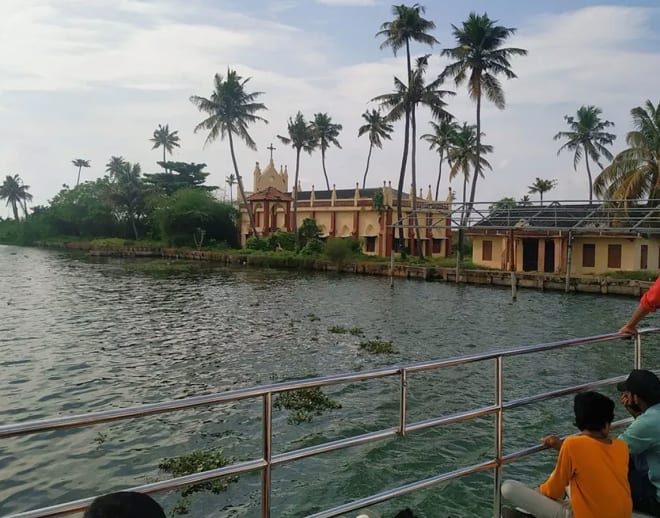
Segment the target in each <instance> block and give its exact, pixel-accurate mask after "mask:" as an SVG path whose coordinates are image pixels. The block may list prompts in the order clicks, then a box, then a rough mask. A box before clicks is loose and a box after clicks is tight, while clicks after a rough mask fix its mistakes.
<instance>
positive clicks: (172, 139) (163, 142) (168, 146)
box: [149, 124, 181, 169]
mask: <svg viewBox="0 0 660 518" xmlns="http://www.w3.org/2000/svg"><path fill="white" fill-rule="evenodd" d="M149 140H150V141H151V142H153V143H154V145H153V146H152V147H151V149H158V148H159V147H162V148H163V164H164V163H165V158H166V157H165V153H169V154H170V155H171V154H172V152H173V151H174V148H175V147H181V146H180V144H179V141H180V139H179V132H178V131H172V132H170V125H169V124H165V126H161V125H160V124H159V125H158V128H156V129H155V130H154V136H153V137H152V138H150V139H149ZM163 169H165V166H164V165H163Z"/></svg>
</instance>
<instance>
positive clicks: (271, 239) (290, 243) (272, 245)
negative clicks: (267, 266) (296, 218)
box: [268, 230, 296, 252]
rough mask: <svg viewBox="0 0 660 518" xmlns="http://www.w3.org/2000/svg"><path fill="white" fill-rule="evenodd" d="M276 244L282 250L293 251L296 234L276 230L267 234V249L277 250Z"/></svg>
mask: <svg viewBox="0 0 660 518" xmlns="http://www.w3.org/2000/svg"><path fill="white" fill-rule="evenodd" d="M278 244H279V245H280V247H282V250H288V251H290V252H293V251H294V250H295V249H296V235H295V234H294V233H293V232H284V231H282V230H276V231H275V232H273V233H272V234H270V235H269V236H268V249H269V250H277V245H278Z"/></svg>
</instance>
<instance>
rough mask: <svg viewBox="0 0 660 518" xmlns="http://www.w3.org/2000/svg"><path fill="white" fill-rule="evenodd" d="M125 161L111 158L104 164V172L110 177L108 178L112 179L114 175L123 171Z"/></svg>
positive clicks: (115, 157)
mask: <svg viewBox="0 0 660 518" xmlns="http://www.w3.org/2000/svg"><path fill="white" fill-rule="evenodd" d="M125 164H126V160H124V157H121V156H111V157H110V160H109V162H108V163H107V164H105V172H106V173H108V174H109V175H110V178H114V177H115V176H116V175H118V174H121V173H122V171H123V170H124V165H125Z"/></svg>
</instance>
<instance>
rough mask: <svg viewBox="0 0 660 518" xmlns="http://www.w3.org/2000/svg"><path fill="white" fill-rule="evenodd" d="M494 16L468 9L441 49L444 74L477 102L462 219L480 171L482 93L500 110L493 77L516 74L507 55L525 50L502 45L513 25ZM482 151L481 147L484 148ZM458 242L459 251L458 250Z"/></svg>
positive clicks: (500, 91) (501, 97)
mask: <svg viewBox="0 0 660 518" xmlns="http://www.w3.org/2000/svg"><path fill="white" fill-rule="evenodd" d="M496 23H497V21H496V20H491V19H490V18H489V17H488V14H486V13H484V14H483V15H478V14H476V13H474V12H473V13H470V15H469V16H468V19H467V20H466V21H464V22H463V23H462V26H461V27H456V26H455V25H452V28H453V31H452V32H453V35H454V38H455V39H456V43H457V46H456V47H454V48H448V49H444V50H443V51H442V55H443V56H447V57H449V58H451V59H453V60H455V61H454V62H453V63H451V64H449V65H447V67H446V68H445V70H444V72H443V73H442V74H443V75H444V76H448V77H453V78H454V81H455V82H456V86H460V85H462V84H463V83H467V87H468V93H469V95H470V97H471V98H472V100H473V101H475V102H476V103H477V119H476V120H477V126H476V155H477V157H476V158H477V159H476V161H475V166H476V173H477V174H475V175H474V177H473V179H472V187H471V189H470V202H469V205H468V206H467V210H466V214H465V221H467V220H468V219H469V217H470V212H471V210H472V205H473V204H474V198H475V195H476V192H477V179H478V178H479V176H480V175H481V166H482V162H481V160H480V159H479V157H480V156H481V152H482V148H481V146H480V144H481V135H482V131H481V102H482V98H483V96H484V95H485V96H486V99H488V100H489V101H491V102H493V103H494V104H495V106H497V107H498V108H499V109H501V110H503V109H504V107H505V105H506V102H505V99H504V90H503V89H502V84H501V83H500V81H499V80H498V79H497V76H498V75H504V76H505V77H506V78H507V79H514V78H515V77H516V74H514V73H513V70H511V63H510V62H509V59H510V58H511V57H512V56H524V55H526V54H527V51H526V50H524V49H519V48H511V47H510V48H502V45H504V42H505V41H506V40H507V39H508V38H509V37H511V36H512V35H513V34H514V33H515V32H516V29H515V28H512V27H504V26H502V25H496ZM484 151H485V150H484ZM459 242H460V245H461V246H462V242H463V232H462V226H461V229H459ZM461 246H459V253H460V251H461Z"/></svg>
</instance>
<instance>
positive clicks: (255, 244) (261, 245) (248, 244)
mask: <svg viewBox="0 0 660 518" xmlns="http://www.w3.org/2000/svg"><path fill="white" fill-rule="evenodd" d="M245 248H247V249H248V250H257V251H259V252H268V251H270V250H272V249H271V248H270V245H269V244H268V241H267V240H265V239H261V238H258V237H254V236H250V237H248V238H247V241H245Z"/></svg>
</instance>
